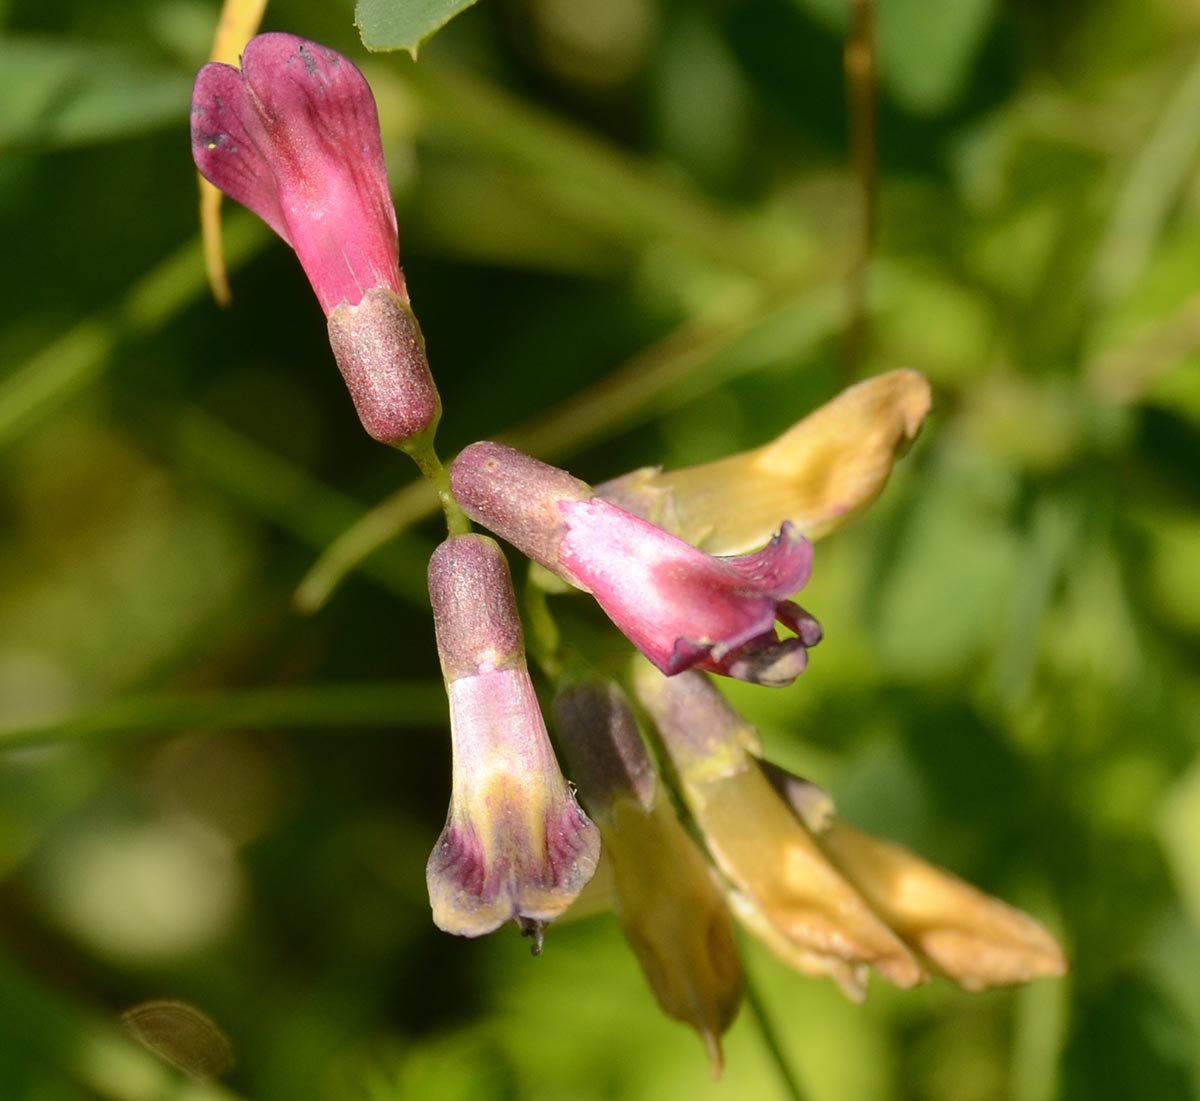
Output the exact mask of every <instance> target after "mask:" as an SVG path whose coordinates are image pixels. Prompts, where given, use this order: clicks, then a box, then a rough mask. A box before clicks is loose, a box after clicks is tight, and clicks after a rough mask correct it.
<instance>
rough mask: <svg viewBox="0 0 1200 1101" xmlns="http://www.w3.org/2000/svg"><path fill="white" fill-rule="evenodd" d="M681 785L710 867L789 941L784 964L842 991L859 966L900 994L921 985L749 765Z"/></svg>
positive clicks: (889, 935) (904, 956) (903, 953)
mask: <svg viewBox="0 0 1200 1101" xmlns="http://www.w3.org/2000/svg"><path fill="white" fill-rule="evenodd" d="M683 787H684V791H685V793H686V797H687V801H688V806H689V808H690V809H691V811H692V814H693V815H694V816H695V819H696V822H697V825H699V827H700V829H701V832H702V833H703V834H704V837H705V840H706V842H707V844H708V848H709V851H710V852H711V853H712V855H713V859H714V860H715V861H716V862H717V865H718V867H719V868H720V869H721V871H722V872H723V873H724V875H725V877H726V878H727V879H728V880H729V882H730V883H731V884H732V885H733V887H734V889H735V890H736V891H737V892H738V893H739V894H740V895H741V896H742V898H741V899H740V900H739V903H740V908H742V910H743V913H744V912H745V908H746V907H747V906H749V905H751V904H752V905H753V908H754V909H756V910H757V911H758V912H759V914H760V915H761V916H762V919H763V920H764V921H765V922H767V923H768V924H769V925H770V926H771V927H773V929H774V930H775V931H776V932H777V933H778V934H779V935H780V936H782V937H783V938H784V939H785V940H786V942H787V946H788V947H787V951H786V954H783V958H784V959H786V960H787V961H788V962H789V963H792V964H794V965H795V966H799V967H800V968H801V970H805V971H810V970H817V971H820V972H821V973H823V974H828V975H830V976H831V977H833V978H834V979H836V980H837V981H838V982H839V983H841V985H842V986H843V988H844V989H845V988H848V987H853V986H854V985H856V984H855V983H854V982H853V981H852V979H851V978H850V976H852V975H853V968H854V967H856V966H857V965H861V964H869V965H870V966H872V967H874V968H875V970H876V971H878V972H879V973H880V974H881V975H883V976H884V978H886V979H888V980H889V981H890V982H893V983H895V984H896V985H897V986H902V987H909V986H915V985H917V984H918V983H920V982H923V981H924V980H925V979H926V978H927V977H928V976H927V975H926V972H925V970H924V968H922V966H921V965H920V964H919V963H918V962H917V960H916V958H915V957H914V956H913V954H912V953H911V952H910V951H909V949H908V948H907V946H906V945H905V944H904V943H903V941H901V940H900V938H899V937H897V936H896V935H895V934H894V933H893V932H892V931H891V930H890V929H889V928H888V927H887V925H885V924H884V922H883V921H881V920H880V919H879V917H878V916H877V915H876V914H875V913H874V912H873V911H872V909H871V907H870V906H869V905H868V904H867V902H866V901H865V900H864V899H863V897H862V895H860V894H859V892H858V891H857V890H856V889H855V887H854V885H853V884H852V883H851V882H849V881H848V880H847V879H846V878H845V877H844V876H843V875H842V874H841V873H840V872H839V871H838V870H837V869H836V868H835V867H834V866H833V865H832V864H831V863H830V861H829V860H828V858H827V857H826V856H825V854H824V853H823V852H822V851H821V848H820V846H819V845H817V843H816V842H815V841H814V840H813V837H812V835H811V834H810V833H809V832H808V830H807V829H805V827H804V826H803V824H802V823H801V822H800V821H799V819H798V818H797V817H796V816H795V815H794V814H793V813H792V811H791V808H790V807H788V806H787V804H786V803H784V801H783V800H782V799H781V798H780V796H779V794H778V792H776V790H775V789H774V788H773V787H772V786H771V782H770V781H769V780H768V779H767V777H766V776H765V775H764V773H763V772H762V770H761V769H760V768H759V767H758V763H757V762H756V761H753V760H747V762H746V768H745V769H744V770H743V771H742V772H740V773H738V774H737V775H734V776H727V777H724V778H722V779H719V780H713V781H707V782H706V781H699V782H689V781H688V779H687V778H686V777H683ZM768 947H774V948H776V950H778V947H779V946H778V942H777V941H776V940H775V939H774V938H769V939H768ZM781 954H782V953H781Z"/></svg>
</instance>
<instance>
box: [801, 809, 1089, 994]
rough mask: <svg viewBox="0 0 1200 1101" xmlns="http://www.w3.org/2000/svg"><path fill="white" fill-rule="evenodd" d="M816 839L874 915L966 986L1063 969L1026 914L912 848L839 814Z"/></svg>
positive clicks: (1054, 947)
mask: <svg viewBox="0 0 1200 1101" xmlns="http://www.w3.org/2000/svg"><path fill="white" fill-rule="evenodd" d="M818 839H819V842H820V845H821V848H822V849H824V850H825V852H826V853H828V854H829V856H830V858H831V859H832V860H833V861H834V862H835V863H836V864H837V865H838V866H839V867H840V868H841V869H842V871H843V872H845V874H846V875H847V876H848V877H849V878H850V879H852V880H853V881H854V882H855V884H857V886H858V889H859V890H860V891H861V892H862V893H863V895H865V896H866V898H867V900H868V901H869V902H870V903H871V905H872V907H874V909H875V912H876V913H877V914H879V916H880V917H882V918H883V920H884V921H886V922H887V923H888V925H890V926H891V927H892V928H893V929H894V930H895V931H896V932H897V933H899V934H900V936H902V937H903V938H904V939H905V940H906V941H908V943H909V944H911V945H913V947H915V948H916V949H918V951H920V952H921V954H922V955H924V956H925V957H927V958H928V959H929V960H930V962H931V963H933V965H934V966H935V967H936V968H937V969H938V970H939V971H941V972H943V973H944V974H945V975H947V976H949V977H950V978H951V979H953V980H954V981H955V982H957V983H958V984H959V985H960V986H962V987H964V988H965V989H967V990H987V989H989V988H991V987H994V986H1011V985H1013V984H1014V983H1024V982H1029V981H1030V980H1031V979H1036V978H1040V977H1042V976H1046V975H1062V974H1063V973H1064V972H1065V971H1066V961H1065V960H1064V958H1063V954H1062V949H1061V948H1060V947H1059V946H1058V943H1057V942H1056V941H1055V939H1054V938H1053V937H1052V936H1051V935H1050V934H1049V933H1048V932H1047V931H1046V930H1045V929H1044V928H1043V927H1042V926H1041V925H1039V924H1038V923H1037V922H1036V921H1034V920H1033V918H1031V917H1030V916H1029V915H1028V914H1025V913H1023V912H1022V911H1020V910H1017V909H1015V908H1014V907H1012V906H1009V905H1007V904H1006V903H1003V902H1001V901H1000V900H999V899H996V898H992V897H991V896H990V895H987V894H984V893H983V892H982V891H980V890H978V889H977V888H975V887H972V886H971V885H970V884H969V883H965V882H964V881H963V880H961V879H959V878H958V877H957V876H953V875H951V874H950V873H949V872H946V871H943V870H942V869H941V868H937V867H935V866H934V865H932V864H929V863H927V862H926V861H924V860H922V859H920V857H918V856H915V855H914V854H913V853H911V852H909V851H908V850H907V849H904V848H902V847H901V846H899V845H895V844H892V843H891V842H888V841H882V840H880V839H879V838H877V837H872V836H871V835H870V834H868V833H864V832H863V831H862V830H860V829H857V828H855V827H854V826H851V825H850V824H849V823H847V822H842V821H840V820H838V819H836V818H834V819H832V820H831V821H830V822H829V824H828V825H827V826H826V827H825V829H824V830H823V831H822V832H821V833H820V834H819V835H818Z"/></svg>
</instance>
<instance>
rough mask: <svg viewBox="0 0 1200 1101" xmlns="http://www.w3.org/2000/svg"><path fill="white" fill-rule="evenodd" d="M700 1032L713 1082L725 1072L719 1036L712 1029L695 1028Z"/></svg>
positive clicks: (717, 1080)
mask: <svg viewBox="0 0 1200 1101" xmlns="http://www.w3.org/2000/svg"><path fill="white" fill-rule="evenodd" d="M697 1031H698V1032H699V1033H700V1040H701V1041H702V1042H703V1044H704V1050H705V1052H706V1053H707V1054H708V1070H709V1073H710V1074H711V1075H712V1077H713V1081H714V1082H719V1081H720V1080H721V1075H722V1074H724V1073H725V1052H724V1050H723V1049H722V1047H721V1037H720V1036H718V1035H717V1034H716V1033H715V1032H713V1031H712V1029H708V1028H701V1029H698V1030H697Z"/></svg>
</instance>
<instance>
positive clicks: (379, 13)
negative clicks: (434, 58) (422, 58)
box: [354, 0, 475, 61]
mask: <svg viewBox="0 0 1200 1101" xmlns="http://www.w3.org/2000/svg"><path fill="white" fill-rule="evenodd" d="M474 3H475V0H358V4H357V5H356V6H355V9H354V23H355V25H356V26H357V27H358V33H359V34H360V35H361V36H362V41H363V45H364V46H366V48H367V49H368V50H407V51H408V52H409V53H410V54H412V56H413V60H414V61H415V60H416V57H417V50H418V49H419V48H420V46H421V44H422V43H423V42H425V41H426V39H429V38H432V37H433V36H434V35H435V34H436V33H437V32H438V31H440V30H441V29H442V28H443V27H444V26H445V25H446V24H447V23H449V22H450V20H451V19H453V18H454V17H455V16H456V15H457V14H458V13H459V12H460V11H463V10H464V9H465V8H469V7H470V6H471V5H472V4H474Z"/></svg>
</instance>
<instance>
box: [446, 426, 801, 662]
mask: <svg viewBox="0 0 1200 1101" xmlns="http://www.w3.org/2000/svg"><path fill="white" fill-rule="evenodd" d="M450 478H451V486H452V488H453V490H454V495H455V497H456V498H457V499H458V501H459V503H460V504H461V505H462V507H463V509H464V510H465V511H466V513H467V514H468V515H469V516H470V517H471V519H473V520H476V521H478V522H479V523H481V524H484V525H485V526H487V527H488V528H490V529H491V530H492V531H494V532H495V533H496V534H497V535H499V536H501V537H502V538H504V539H507V540H508V541H509V542H510V543H512V544H513V545H514V546H515V547H517V548H518V549H519V550H521V551H522V552H523V553H524V554H526V555H528V556H529V557H530V558H532V559H533V560H534V561H535V562H538V563H540V564H541V565H543V566H545V567H546V568H547V569H549V570H551V571H552V572H553V573H555V574H557V575H558V576H559V577H561V578H562V579H563V580H565V581H567V582H569V583H570V584H572V585H574V586H575V587H576V588H579V589H582V590H583V591H584V592H589V593H591V594H592V595H593V596H594V597H595V598H596V601H597V603H599V605H600V606H601V608H603V609H604V611H605V612H606V613H607V615H608V617H609V618H610V619H611V620H612V621H613V622H614V623H615V624H616V625H617V626H618V627H619V628H620V629H621V630H622V631H623V632H624V633H625V635H626V636H627V637H628V638H629V639H630V641H632V642H633V644H634V645H635V646H637V648H638V649H639V650H641V651H642V653H643V654H645V655H646V657H648V658H649V659H650V660H651V661H652V662H653V663H654V664H655V665H656V666H657V667H658V668H659V669H660V670H661V671H662V672H663V673H665V674H667V675H668V676H672V675H674V674H676V673H680V672H682V671H683V670H684V669H690V668H693V667H696V668H700V669H707V670H709V671H710V672H714V673H722V674H724V675H725V676H730V677H736V678H738V679H739V680H748V681H754V682H756V683H759V684H769V685H786V684H790V683H791V682H792V681H793V680H794V679H795V678H796V677H797V676H798V675H799V674H800V673H801V672H803V670H804V668H805V666H806V665H807V663H808V654H807V648H808V647H810V646H814V645H816V643H817V642H819V641H820V638H821V628H820V625H819V624H818V623H817V621H816V620H815V619H813V617H812V616H811V615H809V614H808V613H807V612H806V611H805V610H804V609H803V608H801V607H800V606H799V605H798V604H795V603H793V602H792V601H791V600H789V599H788V597H790V596H791V594H793V593H795V592H796V591H797V590H799V589H800V588H802V587H803V586H804V584H805V582H807V580H808V575H809V570H810V568H811V566H812V545H811V544H810V543H809V542H808V541H807V540H806V539H804V538H803V537H802V536H800V535H798V534H797V533H796V532H795V530H794V529H793V528H792V526H791V525H790V524H788V523H785V524H784V525H783V527H782V528H781V529H780V531H779V534H778V535H776V536H775V537H774V538H773V539H772V540H771V541H770V543H769V544H768V545H767V546H766V547H764V548H763V549H762V550H760V551H758V552H757V553H755V554H747V555H742V556H739V557H736V558H714V557H712V556H711V555H708V554H705V553H704V552H703V551H699V550H697V549H696V548H695V547H693V546H691V545H690V544H688V543H685V542H684V541H683V540H681V539H678V538H676V537H675V536H673V535H671V534H669V533H667V532H665V531H663V530H662V529H661V528H657V527H655V526H654V525H653V524H650V523H647V522H646V521H645V520H641V519H639V518H638V517H636V516H633V515H631V514H630V513H628V512H625V511H624V510H623V509H620V508H618V507H617V506H616V505H612V504H609V503H608V502H607V501H605V500H602V499H601V498H599V497H597V496H595V494H594V492H593V491H592V489H591V488H590V487H589V486H588V485H586V484H585V483H584V482H581V481H579V480H578V479H576V478H573V477H572V476H571V475H570V474H568V473H566V472H565V471H562V470H558V469H556V468H554V467H551V466H547V465H546V464H545V463H541V462H538V461H537V460H536V459H533V458H530V457H529V456H528V455H523V454H522V453H521V452H519V451H515V450H513V449H512V448H510V447H504V446H503V445H501V444H496V443H476V444H472V445H471V446H470V447H468V448H467V449H466V450H465V451H463V452H462V454H461V455H459V457H458V458H457V459H456V460H455V462H454V466H453V468H452V469H451V475H450ZM777 622H778V623H782V624H783V625H784V626H785V627H787V628H789V629H790V630H791V631H793V632H794V636H789V637H786V638H782V639H781V638H779V637H778V635H777V634H776V627H775V625H776V623H777Z"/></svg>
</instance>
